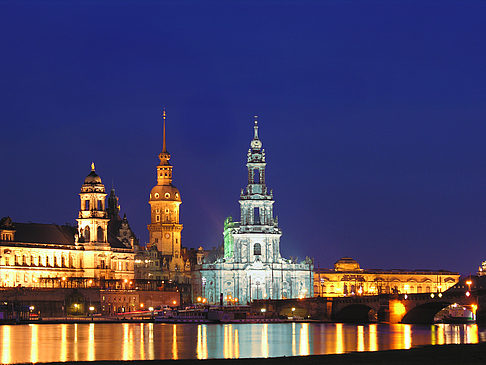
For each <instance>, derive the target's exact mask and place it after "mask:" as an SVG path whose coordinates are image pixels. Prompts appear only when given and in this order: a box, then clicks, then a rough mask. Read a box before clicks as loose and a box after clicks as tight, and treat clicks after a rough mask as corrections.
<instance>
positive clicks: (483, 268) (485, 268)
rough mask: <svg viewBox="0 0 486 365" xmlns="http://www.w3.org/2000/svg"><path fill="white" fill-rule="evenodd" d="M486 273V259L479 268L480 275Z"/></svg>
mask: <svg viewBox="0 0 486 365" xmlns="http://www.w3.org/2000/svg"><path fill="white" fill-rule="evenodd" d="M485 275H486V261H483V262H482V263H481V266H479V269H478V276H485Z"/></svg>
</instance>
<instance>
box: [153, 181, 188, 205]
mask: <svg viewBox="0 0 486 365" xmlns="http://www.w3.org/2000/svg"><path fill="white" fill-rule="evenodd" d="M150 201H177V202H180V201H181V194H180V193H179V190H178V189H177V188H176V187H175V186H172V185H155V186H154V187H153V188H152V190H151V191H150Z"/></svg>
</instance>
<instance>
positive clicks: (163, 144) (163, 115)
mask: <svg viewBox="0 0 486 365" xmlns="http://www.w3.org/2000/svg"><path fill="white" fill-rule="evenodd" d="M162 119H163V120H164V134H163V143H162V152H167V148H166V146H165V108H163V109H162Z"/></svg>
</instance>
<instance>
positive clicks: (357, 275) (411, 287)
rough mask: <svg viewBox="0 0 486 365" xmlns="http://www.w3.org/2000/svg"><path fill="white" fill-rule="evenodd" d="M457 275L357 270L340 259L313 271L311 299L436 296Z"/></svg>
mask: <svg viewBox="0 0 486 365" xmlns="http://www.w3.org/2000/svg"><path fill="white" fill-rule="evenodd" d="M459 277H460V275H459V273H457V272H452V271H446V270H437V271H433V270H381V269H361V268H360V266H359V264H358V262H356V261H355V260H353V259H352V258H350V257H343V258H342V259H340V260H338V261H337V262H336V263H335V264H334V269H317V270H316V271H315V274H314V296H316V297H344V296H352V295H377V294H390V293H396V294H400V293H401V294H414V293H439V292H443V291H446V290H447V289H449V288H450V287H452V286H454V285H455V284H456V283H457V282H458V281H459Z"/></svg>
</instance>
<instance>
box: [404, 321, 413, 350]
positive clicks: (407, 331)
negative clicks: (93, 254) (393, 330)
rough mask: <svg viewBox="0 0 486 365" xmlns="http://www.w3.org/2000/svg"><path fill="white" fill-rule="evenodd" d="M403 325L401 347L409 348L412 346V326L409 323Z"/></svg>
mask: <svg viewBox="0 0 486 365" xmlns="http://www.w3.org/2000/svg"><path fill="white" fill-rule="evenodd" d="M403 326H404V327H403V347H404V348H405V349H409V348H411V347H412V328H411V326H410V325H409V324H404V325H403Z"/></svg>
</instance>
